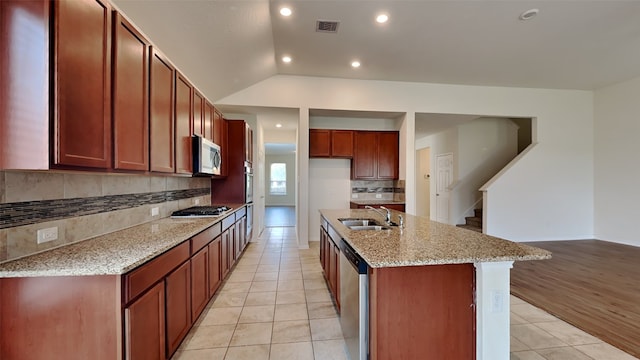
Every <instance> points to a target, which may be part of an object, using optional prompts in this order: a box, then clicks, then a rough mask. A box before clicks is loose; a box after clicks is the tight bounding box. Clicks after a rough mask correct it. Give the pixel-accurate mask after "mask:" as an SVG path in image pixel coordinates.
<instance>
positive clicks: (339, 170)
mask: <svg viewBox="0 0 640 360" xmlns="http://www.w3.org/2000/svg"><path fill="white" fill-rule="evenodd" d="M309 188H310V189H313V190H312V191H311V192H310V193H309V241H319V240H320V230H319V229H320V213H319V212H318V210H320V209H348V208H349V201H350V196H351V160H349V159H310V160H309Z"/></svg>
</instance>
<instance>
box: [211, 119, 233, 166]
mask: <svg viewBox="0 0 640 360" xmlns="http://www.w3.org/2000/svg"><path fill="white" fill-rule="evenodd" d="M227 138H228V135H227V120H225V119H224V118H223V117H222V113H220V112H219V111H218V110H215V111H214V113H213V142H214V143H216V144H218V145H220V158H221V160H222V164H221V165H220V176H227V175H228V173H229V171H228V170H227V169H228V167H229V165H228V164H227V159H228V156H227V153H228V149H227Z"/></svg>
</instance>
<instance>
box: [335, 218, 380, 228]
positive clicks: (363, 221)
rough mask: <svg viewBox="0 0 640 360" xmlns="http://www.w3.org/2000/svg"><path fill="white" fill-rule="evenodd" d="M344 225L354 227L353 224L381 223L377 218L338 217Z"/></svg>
mask: <svg viewBox="0 0 640 360" xmlns="http://www.w3.org/2000/svg"><path fill="white" fill-rule="evenodd" d="M338 220H339V221H340V222H341V223H342V224H344V226H346V227H352V226H372V225H377V226H380V225H381V224H380V223H379V222H377V221H376V220H375V219H338Z"/></svg>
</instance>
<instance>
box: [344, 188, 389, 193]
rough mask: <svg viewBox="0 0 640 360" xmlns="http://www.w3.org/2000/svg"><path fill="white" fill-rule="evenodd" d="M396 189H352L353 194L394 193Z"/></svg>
mask: <svg viewBox="0 0 640 360" xmlns="http://www.w3.org/2000/svg"><path fill="white" fill-rule="evenodd" d="M393 189H394V188H391V187H371V188H366V187H354V188H351V192H352V193H392V192H393Z"/></svg>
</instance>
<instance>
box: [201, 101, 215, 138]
mask: <svg viewBox="0 0 640 360" xmlns="http://www.w3.org/2000/svg"><path fill="white" fill-rule="evenodd" d="M214 113H215V109H214V107H213V105H212V104H211V103H210V102H208V101H205V103H204V117H203V122H204V124H203V130H204V135H203V136H204V137H205V138H206V139H207V140H210V141H213V117H214Z"/></svg>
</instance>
